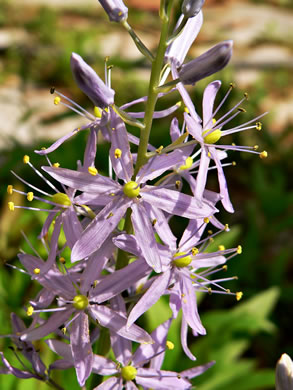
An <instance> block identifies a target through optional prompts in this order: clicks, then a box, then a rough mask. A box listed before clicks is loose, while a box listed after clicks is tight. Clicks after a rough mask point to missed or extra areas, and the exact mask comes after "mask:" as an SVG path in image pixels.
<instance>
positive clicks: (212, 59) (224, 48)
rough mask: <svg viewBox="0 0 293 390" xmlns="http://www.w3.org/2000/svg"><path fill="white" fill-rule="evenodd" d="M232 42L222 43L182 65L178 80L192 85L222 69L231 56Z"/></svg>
mask: <svg viewBox="0 0 293 390" xmlns="http://www.w3.org/2000/svg"><path fill="white" fill-rule="evenodd" d="M232 47H233V41H223V42H221V43H219V44H217V45H216V46H214V47H212V48H211V49H210V50H208V51H206V52H205V53H203V54H202V55H201V56H199V57H197V58H195V59H194V60H192V61H190V62H188V63H187V64H185V65H183V66H182V68H181V70H180V72H179V79H180V80H181V81H182V82H183V83H184V84H194V83H196V82H197V81H199V80H201V79H203V78H205V77H208V76H210V75H211V74H213V73H216V72H218V71H219V70H221V69H223V68H224V67H225V66H226V65H227V64H228V62H229V61H230V58H231V56H232Z"/></svg>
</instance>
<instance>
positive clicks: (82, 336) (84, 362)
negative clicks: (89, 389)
mask: <svg viewBox="0 0 293 390" xmlns="http://www.w3.org/2000/svg"><path fill="white" fill-rule="evenodd" d="M70 345H71V350H72V356H73V360H74V367H75V370H76V376H77V380H78V383H79V385H80V386H81V387H82V386H84V384H85V381H86V380H87V378H88V377H89V376H90V374H91V371H92V363H93V353H92V347H91V342H90V336H89V321H88V316H87V315H86V314H85V313H83V312H81V313H79V315H78V316H77V318H76V319H75V320H74V321H73V322H72V325H71V331H70Z"/></svg>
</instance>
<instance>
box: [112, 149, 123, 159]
mask: <svg viewBox="0 0 293 390" xmlns="http://www.w3.org/2000/svg"><path fill="white" fill-rule="evenodd" d="M121 156H122V150H121V149H118V148H117V149H115V151H114V157H115V158H120V157H121Z"/></svg>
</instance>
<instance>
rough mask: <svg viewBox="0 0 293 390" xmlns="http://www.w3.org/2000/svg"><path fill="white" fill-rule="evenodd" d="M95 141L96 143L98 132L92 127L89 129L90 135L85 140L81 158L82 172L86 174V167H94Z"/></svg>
mask: <svg viewBox="0 0 293 390" xmlns="http://www.w3.org/2000/svg"><path fill="white" fill-rule="evenodd" d="M97 141H98V131H97V129H96V128H94V127H92V128H91V129H90V134H89V136H88V139H87V143H86V148H85V151H84V156H83V167H82V169H83V171H84V172H87V170H88V167H91V166H94V165H95V158H96V153H97Z"/></svg>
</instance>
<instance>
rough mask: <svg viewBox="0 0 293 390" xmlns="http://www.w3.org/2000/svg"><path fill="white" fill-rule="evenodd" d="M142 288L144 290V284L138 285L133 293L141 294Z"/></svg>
mask: <svg viewBox="0 0 293 390" xmlns="http://www.w3.org/2000/svg"><path fill="white" fill-rule="evenodd" d="M143 288H144V284H143V283H140V284H139V285H138V286H137V287H136V289H135V292H136V293H137V294H140V293H141V292H142V290H143Z"/></svg>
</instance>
